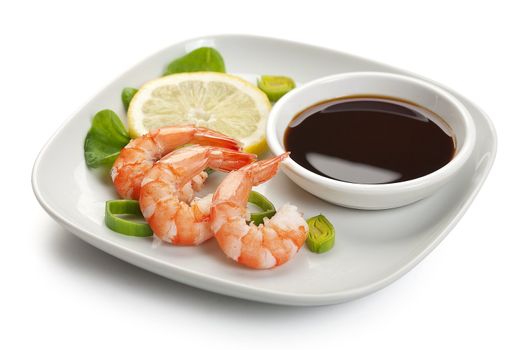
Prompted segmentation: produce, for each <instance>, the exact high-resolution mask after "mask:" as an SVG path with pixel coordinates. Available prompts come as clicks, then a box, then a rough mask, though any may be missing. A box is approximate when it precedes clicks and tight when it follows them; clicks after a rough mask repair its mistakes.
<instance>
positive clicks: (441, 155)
mask: <svg viewBox="0 0 532 350" xmlns="http://www.w3.org/2000/svg"><path fill="white" fill-rule="evenodd" d="M284 144H285V148H286V150H287V151H290V152H291V154H290V157H291V158H292V159H293V160H294V161H296V162H297V163H298V164H300V165H301V166H303V167H305V168H307V169H308V170H310V171H312V172H314V173H316V174H319V175H323V176H326V177H329V178H332V179H336V180H340V181H344V182H351V183H359V184H384V183H394V182H401V181H406V180H411V179H415V178H418V177H421V176H424V175H427V174H429V173H431V172H434V171H435V170H438V169H439V168H441V167H442V166H444V165H445V164H447V163H448V162H449V161H450V160H451V159H452V157H453V155H454V152H455V145H454V139H453V137H452V135H451V132H450V129H449V127H448V126H447V125H446V124H445V123H444V122H443V121H442V120H441V118H440V117H438V116H437V115H435V114H434V113H432V112H430V111H428V110H426V109H423V108H421V107H419V106H416V105H414V104H410V103H408V102H405V101H399V100H394V99H390V98H384V97H377V96H360V97H349V98H343V99H338V100H330V101H325V102H323V103H320V104H317V105H315V106H312V107H310V108H308V109H306V110H304V111H303V112H301V113H299V114H298V115H297V116H296V117H295V118H294V119H293V120H292V121H291V122H290V124H289V125H288V128H287V129H286V131H285V135H284Z"/></svg>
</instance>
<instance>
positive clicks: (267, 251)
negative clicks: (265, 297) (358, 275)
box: [211, 153, 308, 269]
mask: <svg viewBox="0 0 532 350" xmlns="http://www.w3.org/2000/svg"><path fill="white" fill-rule="evenodd" d="M287 156H288V153H285V154H282V155H280V156H277V157H275V158H272V159H268V160H263V161H259V162H256V163H253V164H250V165H247V166H245V167H243V168H241V169H239V170H237V171H234V172H231V173H230V174H229V175H227V176H226V177H225V179H224V180H223V181H222V182H221V184H220V185H219V186H218V188H217V190H216V192H215V193H214V195H213V198H212V205H211V229H212V231H213V232H214V237H216V240H217V241H218V244H219V245H220V247H221V248H222V250H223V252H224V253H225V254H226V255H227V256H228V257H230V258H231V259H233V260H234V261H236V262H238V263H240V264H244V265H246V266H248V267H251V268H255V269H268V268H272V267H274V266H278V265H281V264H284V263H285V262H287V261H288V260H290V259H291V258H293V257H294V255H295V254H296V253H297V252H298V251H299V249H300V248H301V246H302V245H303V244H304V243H305V240H306V239H307V234H308V225H307V222H306V221H305V219H303V215H302V214H301V213H300V212H299V211H298V210H297V208H296V207H295V206H293V205H290V204H285V205H284V206H283V207H281V209H280V210H279V211H277V213H276V214H275V215H274V216H273V217H272V218H271V219H269V220H268V219H267V218H265V219H264V224H260V225H259V226H256V225H255V224H253V223H249V224H248V223H247V222H246V219H248V218H249V213H248V211H247V202H248V196H249V193H250V191H251V188H252V186H256V185H259V184H261V183H263V182H266V181H268V180H269V179H270V178H272V177H273V176H274V175H275V174H276V173H277V170H278V169H279V166H280V163H281V161H282V160H283V159H285V158H286V157H287Z"/></svg>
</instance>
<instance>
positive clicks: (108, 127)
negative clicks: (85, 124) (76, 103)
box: [84, 109, 131, 168]
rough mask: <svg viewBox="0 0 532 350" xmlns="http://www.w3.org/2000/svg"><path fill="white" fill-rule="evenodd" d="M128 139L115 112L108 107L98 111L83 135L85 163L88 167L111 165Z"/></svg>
mask: <svg viewBox="0 0 532 350" xmlns="http://www.w3.org/2000/svg"><path fill="white" fill-rule="evenodd" d="M130 139H131V138H130V137H129V134H128V133H127V131H126V129H125V128H124V124H122V121H121V120H120V118H119V117H118V116H117V115H116V113H115V112H113V111H111V110H109V109H104V110H102V111H99V112H98V113H96V115H95V116H94V118H93V119H92V126H91V128H90V130H89V132H88V133H87V136H86V137H85V145H84V151H85V163H86V164H87V166H88V167H89V168H97V167H100V166H109V165H111V164H112V163H113V162H114V160H115V159H116V157H117V156H118V154H119V153H120V150H121V149H122V148H124V146H125V145H127V144H128V143H129V140H130Z"/></svg>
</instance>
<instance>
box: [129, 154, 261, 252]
mask: <svg viewBox="0 0 532 350" xmlns="http://www.w3.org/2000/svg"><path fill="white" fill-rule="evenodd" d="M255 158H256V156H255V155H254V154H249V153H241V152H237V151H233V150H228V149H225V148H218V147H210V146H198V145H193V146H188V147H182V148H179V149H177V150H175V151H173V152H172V153H169V154H168V155H167V156H165V157H164V158H162V159H161V160H159V161H158V162H157V163H156V164H155V165H154V166H153V167H152V168H151V169H150V170H148V171H147V172H146V174H145V176H144V179H143V180H142V186H141V190H140V197H139V204H140V210H141V211H142V215H143V216H144V218H145V219H146V221H147V222H148V224H149V225H150V227H151V228H152V230H153V233H154V234H155V235H156V236H157V237H159V238H160V239H161V240H163V241H166V242H169V243H172V244H176V245H197V244H200V243H202V242H204V241H206V240H207V239H209V238H211V237H212V230H211V228H210V207H211V198H212V194H210V195H207V196H205V197H203V198H197V199H194V200H192V201H191V202H190V203H188V201H187V200H186V199H185V200H184V199H183V198H182V195H183V192H182V191H181V187H182V186H183V185H185V184H187V183H188V182H189V181H190V180H191V179H192V178H193V177H195V176H197V174H199V173H201V172H202V171H203V170H204V169H205V168H207V167H209V168H212V169H216V170H221V171H230V170H236V169H239V168H241V167H242V166H244V165H247V164H249V163H251V162H252V161H254V160H255Z"/></svg>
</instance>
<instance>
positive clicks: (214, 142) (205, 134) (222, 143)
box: [192, 128, 242, 151]
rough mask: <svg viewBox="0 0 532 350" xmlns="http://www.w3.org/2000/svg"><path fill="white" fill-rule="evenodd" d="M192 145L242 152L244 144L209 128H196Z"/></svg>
mask: <svg viewBox="0 0 532 350" xmlns="http://www.w3.org/2000/svg"><path fill="white" fill-rule="evenodd" d="M192 143H195V144H198V145H204V146H213V147H223V148H227V149H232V150H235V151H241V150H242V143H240V142H239V141H237V140H235V139H233V138H230V137H229V136H226V135H224V134H220V133H219V132H216V131H212V130H210V129H207V128H196V131H195V133H194V139H193V140H192Z"/></svg>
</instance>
